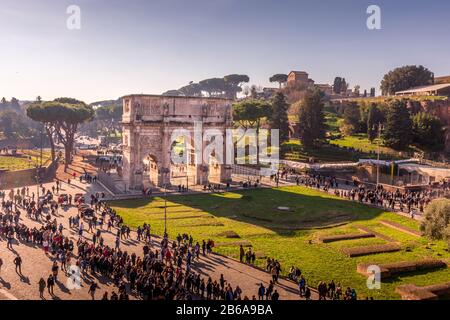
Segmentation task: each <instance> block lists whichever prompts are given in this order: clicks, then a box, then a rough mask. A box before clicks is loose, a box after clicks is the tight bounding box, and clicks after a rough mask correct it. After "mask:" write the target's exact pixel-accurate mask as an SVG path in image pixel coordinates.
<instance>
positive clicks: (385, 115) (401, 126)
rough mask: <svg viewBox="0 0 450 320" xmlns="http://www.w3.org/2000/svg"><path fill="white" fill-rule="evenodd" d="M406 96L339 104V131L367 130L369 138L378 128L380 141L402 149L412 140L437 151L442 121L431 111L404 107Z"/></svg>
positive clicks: (441, 141) (441, 142) (442, 139)
mask: <svg viewBox="0 0 450 320" xmlns="http://www.w3.org/2000/svg"><path fill="white" fill-rule="evenodd" d="M411 105H412V102H410V101H408V100H392V101H390V102H388V103H387V104H379V105H377V104H375V103H372V104H370V105H368V106H365V105H362V106H359V105H358V104H357V103H355V102H353V103H349V104H348V105H346V106H344V107H343V110H341V114H342V116H343V118H344V119H343V121H342V124H341V127H340V129H341V132H342V133H343V134H345V135H352V134H355V133H367V135H368V138H369V140H370V141H373V140H374V139H375V138H377V135H378V130H379V129H381V130H382V139H383V143H384V145H386V146H388V147H391V148H393V149H396V150H404V149H406V148H407V147H409V145H411V144H414V145H416V146H418V147H419V148H421V149H423V150H427V151H434V152H437V151H441V150H443V148H444V144H445V136H444V129H443V124H442V122H441V121H440V119H439V118H438V117H436V116H434V115H432V114H429V113H425V112H423V111H420V109H419V110H416V109H414V108H408V106H411Z"/></svg>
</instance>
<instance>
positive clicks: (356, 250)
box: [342, 243, 401, 258]
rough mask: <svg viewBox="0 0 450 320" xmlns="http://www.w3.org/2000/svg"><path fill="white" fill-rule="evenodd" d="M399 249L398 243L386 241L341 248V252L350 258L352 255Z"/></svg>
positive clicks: (357, 255)
mask: <svg viewBox="0 0 450 320" xmlns="http://www.w3.org/2000/svg"><path fill="white" fill-rule="evenodd" d="M400 250H401V247H400V245H398V244H396V243H388V244H379V245H371V246H361V247H353V248H343V249H342V252H343V253H345V254H346V255H347V256H349V257H350V258H352V257H359V256H366V255H369V254H376V253H386V252H395V251H400Z"/></svg>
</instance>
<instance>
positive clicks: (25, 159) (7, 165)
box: [0, 150, 51, 171]
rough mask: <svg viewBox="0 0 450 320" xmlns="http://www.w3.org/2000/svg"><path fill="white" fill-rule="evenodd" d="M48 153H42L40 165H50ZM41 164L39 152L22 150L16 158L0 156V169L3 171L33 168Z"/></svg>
mask: <svg viewBox="0 0 450 320" xmlns="http://www.w3.org/2000/svg"><path fill="white" fill-rule="evenodd" d="M50 158H51V155H50V151H47V150H45V151H43V152H42V165H43V166H47V165H49V164H50V161H51V160H50ZM40 163H41V156H40V151H39V150H23V151H20V152H19V154H18V155H17V156H4V155H1V156H0V169H3V170H10V171H15V170H24V169H30V168H35V167H36V166H39V165H40Z"/></svg>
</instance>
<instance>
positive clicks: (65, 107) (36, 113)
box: [27, 98, 94, 169]
mask: <svg viewBox="0 0 450 320" xmlns="http://www.w3.org/2000/svg"><path fill="white" fill-rule="evenodd" d="M27 115H28V116H29V117H30V118H31V119H33V120H34V121H37V122H41V123H42V124H43V126H44V129H45V132H46V134H47V137H48V140H49V143H50V147H51V157H52V159H55V157H56V154H55V145H56V143H57V142H60V143H62V144H63V146H64V151H65V169H67V167H68V165H69V164H70V163H71V162H72V153H73V149H74V143H75V134H76V132H77V129H78V126H79V125H80V124H81V123H83V122H86V121H89V120H91V119H92V118H93V116H94V110H93V109H92V108H91V107H89V106H88V105H86V104H85V103H84V102H82V101H79V100H76V99H73V98H57V99H55V100H53V101H46V102H42V101H37V102H35V103H33V104H31V105H30V106H29V107H28V109H27Z"/></svg>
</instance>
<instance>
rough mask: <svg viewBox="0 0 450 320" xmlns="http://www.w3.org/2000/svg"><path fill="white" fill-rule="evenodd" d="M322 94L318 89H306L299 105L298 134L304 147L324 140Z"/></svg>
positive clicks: (324, 127)
mask: <svg viewBox="0 0 450 320" xmlns="http://www.w3.org/2000/svg"><path fill="white" fill-rule="evenodd" d="M323 99H324V94H323V92H322V91H320V90H319V89H317V88H316V89H310V90H307V91H306V93H305V96H304V98H303V100H302V102H301V104H300V107H299V114H298V120H299V136H300V140H301V141H302V143H303V145H304V146H306V147H310V146H314V145H317V144H318V143H320V142H322V141H324V140H325V132H326V131H325V129H326V126H325V116H324V114H323V108H324V101H323Z"/></svg>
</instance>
